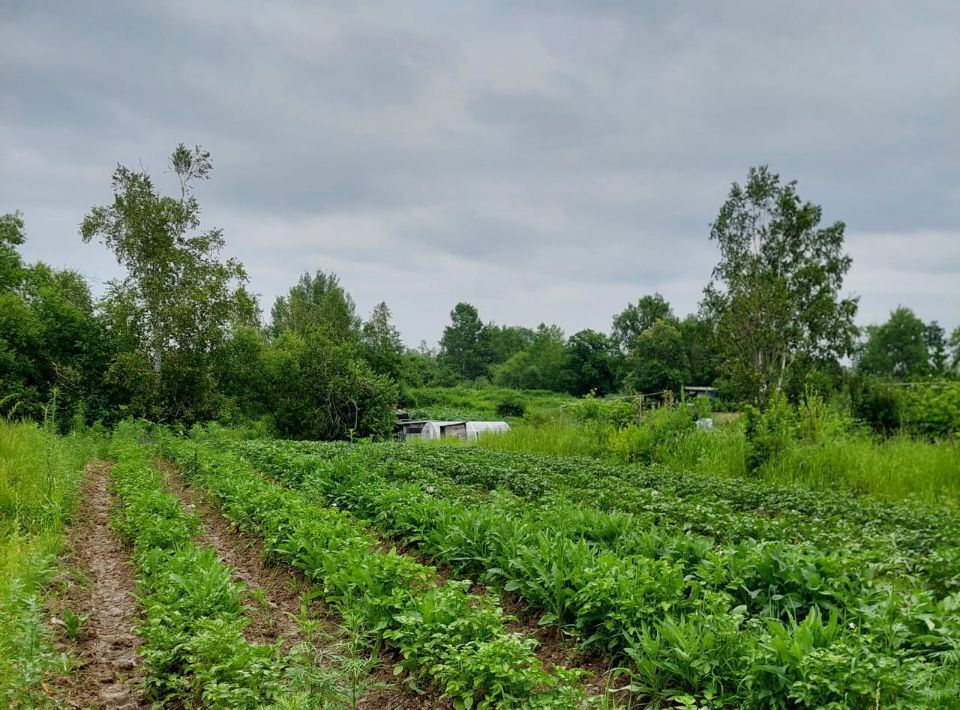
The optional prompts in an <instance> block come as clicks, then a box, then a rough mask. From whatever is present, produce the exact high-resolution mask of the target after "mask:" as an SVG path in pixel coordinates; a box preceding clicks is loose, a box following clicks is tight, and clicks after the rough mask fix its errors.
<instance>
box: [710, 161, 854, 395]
mask: <svg viewBox="0 0 960 710" xmlns="http://www.w3.org/2000/svg"><path fill="white" fill-rule="evenodd" d="M821 217H822V209H821V207H820V206H819V205H814V204H812V203H810V202H802V201H801V200H800V198H799V196H798V195H797V191H796V183H795V182H790V183H787V184H785V185H784V184H781V182H780V177H779V176H778V175H776V174H774V173H771V172H770V171H769V170H768V169H767V168H766V167H765V166H764V167H760V168H751V169H750V171H749V173H748V175H747V182H746V184H745V186H743V187H741V186H740V185H738V184H737V183H734V184H733V187H732V188H731V190H730V193H729V196H728V198H727V201H726V202H725V203H724V205H723V207H722V208H721V209H720V213H719V215H718V216H717V219H716V221H714V223H713V225H712V228H711V231H710V239H711V240H713V241H716V242H717V244H718V245H719V247H720V261H719V263H718V264H717V266H716V267H715V268H714V270H713V276H712V279H711V281H710V283H709V285H708V286H707V288H706V289H705V291H704V301H703V304H702V310H703V312H704V315H705V316H706V317H709V318H711V319H712V320H713V321H714V322H715V323H716V327H717V331H716V332H717V335H718V346H719V349H720V354H721V365H720V369H721V373H722V374H723V375H724V376H725V378H726V379H727V383H728V387H729V389H730V390H731V392H732V393H733V394H734V395H735V396H738V397H740V398H741V399H744V400H749V401H755V402H761V401H764V400H766V399H767V398H768V397H769V396H770V395H771V394H773V392H775V391H778V390H780V389H781V388H782V386H783V383H784V380H785V378H786V377H787V375H788V373H789V371H790V369H791V367H793V365H794V363H795V362H796V361H797V359H798V358H800V357H808V358H811V359H813V360H827V359H839V358H841V357H843V356H845V355H848V354H850V353H851V352H852V350H853V346H854V338H855V335H856V332H857V329H856V326H855V325H854V322H853V319H854V316H855V315H856V312H857V299H856V298H841V297H840V289H841V287H842V285H843V279H844V276H845V275H846V273H847V271H848V270H849V269H850V265H851V259H850V257H849V256H847V255H846V253H844V251H843V233H844V224H843V222H834V223H833V224H831V225H829V226H827V227H820V226H819V225H820V220H821Z"/></svg>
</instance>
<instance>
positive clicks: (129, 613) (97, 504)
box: [55, 461, 150, 710]
mask: <svg viewBox="0 0 960 710" xmlns="http://www.w3.org/2000/svg"><path fill="white" fill-rule="evenodd" d="M109 474H110V463H109V462H106V461H96V462H93V463H91V464H88V465H87V468H86V469H85V471H84V482H83V485H82V488H81V491H80V501H79V505H78V508H77V513H76V516H75V518H74V522H73V523H72V524H71V525H70V528H69V530H68V533H67V535H68V537H67V568H68V570H69V571H68V577H67V580H66V582H65V585H64V593H63V595H62V596H61V601H60V603H59V604H58V606H59V607H60V609H59V612H60V614H59V618H58V619H56V621H55V623H56V624H57V625H58V626H60V627H61V629H62V630H63V633H62V634H61V636H62V641H63V643H64V644H65V645H66V642H67V640H68V639H67V638H66V636H67V633H66V628H67V624H66V623H65V622H64V619H65V618H66V617H67V616H69V615H70V614H73V615H76V616H77V617H78V618H79V619H81V620H82V619H85V621H83V623H82V624H81V625H80V626H79V633H78V634H77V635H76V638H75V639H73V643H72V649H73V652H74V655H75V657H76V660H75V662H74V673H73V674H71V676H70V677H69V678H68V679H67V681H66V687H65V688H64V689H63V690H64V696H65V697H64V699H63V703H64V704H65V705H66V706H68V707H74V708H111V709H123V710H132V709H134V708H149V707H150V703H149V702H147V700H146V699H145V693H144V691H143V690H142V689H141V688H139V687H137V683H138V681H139V680H140V674H139V672H138V668H137V664H138V661H139V658H138V655H137V648H138V646H139V644H140V638H139V637H138V636H137V635H136V634H135V633H134V631H133V627H134V624H135V623H136V621H137V616H138V612H137V604H136V581H135V580H136V577H135V574H134V567H133V562H132V560H131V557H130V551H129V550H127V549H126V548H124V546H123V545H122V544H121V542H120V540H119V539H118V537H117V534H116V532H115V531H114V530H113V528H112V527H111V525H110V509H111V506H112V503H113V498H112V496H111V493H110V479H109Z"/></svg>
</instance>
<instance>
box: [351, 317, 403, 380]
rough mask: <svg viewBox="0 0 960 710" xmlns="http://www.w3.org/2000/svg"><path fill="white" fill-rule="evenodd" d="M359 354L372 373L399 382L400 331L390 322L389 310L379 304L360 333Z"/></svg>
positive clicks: (401, 350)
mask: <svg viewBox="0 0 960 710" xmlns="http://www.w3.org/2000/svg"><path fill="white" fill-rule="evenodd" d="M360 345H361V352H362V353H363V356H364V358H366V360H367V362H369V363H370V366H371V367H372V368H373V371H374V372H376V373H378V374H381V375H386V376H387V377H390V378H391V379H393V380H394V381H395V382H398V381H399V380H400V372H401V369H402V364H403V354H404V351H403V343H402V342H401V341H400V331H398V330H397V329H396V327H394V325H393V324H392V323H391V322H390V309H389V308H388V307H387V304H386V303H379V304H377V306H376V307H375V308H374V309H373V312H372V313H371V314H370V319H369V320H368V321H366V322H365V323H364V324H363V327H362V328H361V331H360Z"/></svg>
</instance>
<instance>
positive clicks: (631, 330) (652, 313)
mask: <svg viewBox="0 0 960 710" xmlns="http://www.w3.org/2000/svg"><path fill="white" fill-rule="evenodd" d="M657 321H666V322H675V321H676V317H675V316H674V315H673V310H672V309H671V308H670V304H669V303H667V301H666V299H664V297H663V296H661V295H660V294H659V293H655V294H653V295H652V296H643V297H642V298H640V300H639V301H637V302H636V304H633V303H630V304H627V307H626V308H625V309H623V311H621V312H620V313H618V314H617V315H615V316H614V317H613V329H612V331H611V338H612V339H613V341H614V342H616V343H617V344H618V345H619V346H620V348H621V349H622V350H623V351H624V352H627V351H629V350H630V349H631V347H632V344H633V341H634V339H636V338H638V337H639V336H640V335H641V334H642V333H643V332H644V331H645V330H647V328H652V327H653V326H654V325H656V323H657Z"/></svg>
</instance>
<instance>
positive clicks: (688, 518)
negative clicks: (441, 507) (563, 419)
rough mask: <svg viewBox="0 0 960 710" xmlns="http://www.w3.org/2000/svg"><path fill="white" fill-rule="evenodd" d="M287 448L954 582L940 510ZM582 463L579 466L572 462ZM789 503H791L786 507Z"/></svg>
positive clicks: (588, 469)
mask: <svg viewBox="0 0 960 710" xmlns="http://www.w3.org/2000/svg"><path fill="white" fill-rule="evenodd" d="M289 446H291V447H293V448H294V449H295V450H297V451H302V452H304V453H313V454H316V455H317V456H319V457H321V458H326V459H337V460H348V461H351V462H353V463H354V464H355V465H356V466H359V467H362V468H364V469H367V470H370V471H371V472H377V473H379V474H381V475H382V476H384V477H385V478H387V479H389V480H395V481H402V480H406V479H407V478H408V477H409V476H410V475H411V474H413V475H416V476H422V475H423V474H424V473H433V474H436V475H437V476H439V477H441V478H444V479H447V480H450V481H452V482H454V483H457V484H460V485H466V486H471V487H474V488H476V489H478V490H481V491H483V490H493V489H504V490H508V491H510V492H511V493H513V494H515V495H517V496H518V497H520V498H522V499H523V500H524V501H528V502H530V503H533V504H536V505H538V506H542V505H550V504H552V501H554V500H556V499H563V500H566V501H569V502H571V503H575V504H577V505H578V506H586V507H590V508H599V509H602V510H604V511H620V512H625V513H631V514H633V515H635V516H637V517H638V518H640V521H639V522H640V523H641V524H642V525H643V526H644V527H655V528H657V529H660V530H664V529H672V530H674V531H676V532H677V534H682V535H687V534H691V533H692V534H698V535H703V536H708V537H710V538H711V539H714V540H716V541H721V542H722V541H726V542H729V543H737V542H740V541H747V542H752V541H754V540H757V541H765V540H766V541H793V542H809V543H811V544H813V545H815V546H816V547H818V548H820V549H824V550H844V551H845V552H846V553H848V554H849V555H852V556H855V557H856V558H857V559H859V560H861V561H863V563H865V564H870V565H871V566H872V567H873V568H874V569H875V573H878V574H882V573H906V574H908V575H912V574H914V573H916V574H918V575H919V576H920V577H921V578H922V579H923V580H924V582H925V583H926V584H927V585H928V586H930V587H931V588H932V589H933V590H935V591H937V592H938V593H940V594H946V593H948V592H952V591H957V590H960V515H958V514H956V512H955V511H951V510H949V509H933V508H930V507H921V506H916V505H910V504H891V503H885V502H878V501H871V500H867V499H856V498H852V497H850V496H839V497H836V498H834V497H833V496H819V497H816V498H815V497H813V496H812V495H811V493H810V492H809V491H805V490H801V489H793V488H784V487H777V486H771V485H769V484H759V483H750V482H742V485H740V482H737V484H736V485H734V484H731V482H730V481H727V480H724V479H713V478H710V477H706V476H682V475H678V474H674V473H669V474H666V473H664V472H659V471H651V470H641V469H637V468H635V467H634V468H631V467H613V466H607V465H604V464H600V463H598V462H595V461H589V460H584V461H573V462H572V461H570V460H569V459H562V458H546V457H537V456H530V455H517V454H505V453H502V452H493V451H484V450H481V449H475V448H472V447H426V446H403V445H399V446H398V445H391V444H368V445H363V446H353V447H345V446H343V445H339V444H315V443H305V442H298V443H290V444H289ZM579 464H582V465H583V468H582V469H581V468H578V465H579ZM794 505H795V506H796V508H797V509H796V510H794V509H793V506H794Z"/></svg>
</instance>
